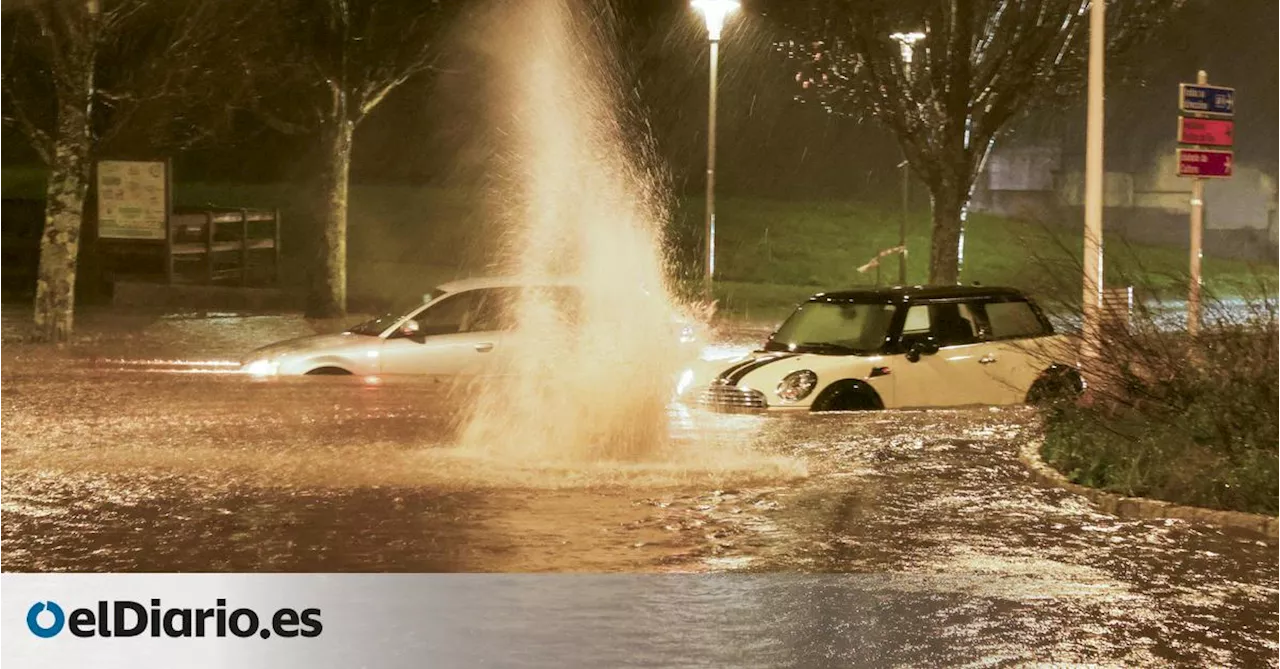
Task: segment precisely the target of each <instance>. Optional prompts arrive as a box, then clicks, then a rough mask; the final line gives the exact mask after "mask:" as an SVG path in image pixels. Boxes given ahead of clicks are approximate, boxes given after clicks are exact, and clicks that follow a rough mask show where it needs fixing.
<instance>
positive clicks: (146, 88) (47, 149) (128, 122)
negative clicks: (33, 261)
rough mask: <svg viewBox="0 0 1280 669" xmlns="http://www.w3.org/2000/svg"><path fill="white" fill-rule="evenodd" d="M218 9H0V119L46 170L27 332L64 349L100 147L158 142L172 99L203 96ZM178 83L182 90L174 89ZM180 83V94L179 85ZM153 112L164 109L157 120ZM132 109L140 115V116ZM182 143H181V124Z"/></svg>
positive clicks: (140, 1) (178, 115)
mask: <svg viewBox="0 0 1280 669" xmlns="http://www.w3.org/2000/svg"><path fill="white" fill-rule="evenodd" d="M215 5H216V3H200V2H194V1H192V2H163V1H161V0H32V1H30V2H26V3H23V4H21V5H19V6H17V7H14V8H12V9H11V8H9V7H6V9H5V17H4V19H5V24H6V25H5V45H4V61H5V62H4V77H3V81H4V97H5V100H4V106H5V116H4V120H5V122H6V123H7V124H10V125H12V126H14V127H16V128H17V129H18V130H20V131H21V132H22V133H23V135H24V136H25V137H26V138H27V139H28V141H29V142H30V144H31V146H32V148H33V149H34V150H35V153H36V155H38V156H39V157H40V160H41V161H42V162H43V163H44V164H45V165H46V166H47V167H48V169H49V174H48V181H47V184H46V192H45V225H44V232H43V235H42V237H41V241H40V262H39V270H38V276H37V284H36V303H35V324H36V329H37V333H38V336H39V337H41V338H42V339H43V340H45V341H49V342H62V341H65V340H66V339H67V338H68V337H69V336H70V335H71V332H72V328H73V325H74V314H75V308H74V307H75V284H76V261H77V258H78V256H79V253H80V232H81V227H82V224H83V220H84V203H85V196H86V194H87V192H88V188H89V179H90V174H91V169H92V168H91V165H92V160H93V157H94V155H95V153H96V150H97V149H98V147H100V146H101V145H102V144H103V143H104V142H109V141H110V140H111V139H112V138H114V137H117V136H118V134H119V133H120V131H122V130H123V129H125V128H128V127H131V126H136V122H137V121H138V118H139V116H145V115H147V114H150V115H151V117H152V119H153V120H155V119H162V120H163V123H160V124H159V125H157V126H156V129H161V126H163V130H164V131H165V132H166V133H167V132H169V131H173V130H175V129H177V127H178V125H179V124H180V123H179V122H181V121H189V120H190V119H186V118H185V117H184V115H183V114H182V112H181V111H180V110H181V109H183V108H189V107H182V106H181V105H175V104H174V101H175V100H179V99H181V100H184V101H186V102H189V103H190V102H194V101H195V100H196V97H195V96H193V95H192V94H191V93H192V91H193V90H195V89H196V88H203V89H204V90H206V91H211V90H213V89H212V88H211V87H210V86H208V85H207V84H204V83H202V84H200V86H199V87H191V86H190V84H192V82H202V81H207V80H208V77H206V76H204V75H205V74H207V73H206V72H205V71H204V70H202V68H201V66H200V63H202V62H203V63H205V64H207V63H208V62H211V60H209V59H208V58H207V56H208V54H209V53H210V52H209V51H207V50H206V49H205V47H207V46H209V45H210V44H214V43H216V42H217V41H218V38H219V37H220V34H219V33H218V31H216V30H215V29H214V26H217V25H220V24H218V23H217V22H215V21H211V18H212V17H213V13H212V11H213V8H214V6H215ZM180 82H181V83H180ZM183 84H186V85H187V86H184V85H183ZM156 109H163V111H162V112H161V113H158V114H157V113H155V110H156ZM141 110H149V111H146V112H142V111H141ZM186 125H187V129H186V130H180V132H182V133H183V134H186V135H191V134H192V133H191V131H190V129H191V128H195V127H198V126H196V125H194V124H186Z"/></svg>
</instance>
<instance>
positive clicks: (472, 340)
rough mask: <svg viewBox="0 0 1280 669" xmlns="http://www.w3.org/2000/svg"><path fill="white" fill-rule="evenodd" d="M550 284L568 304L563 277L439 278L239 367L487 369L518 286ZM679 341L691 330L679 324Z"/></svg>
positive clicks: (569, 285)
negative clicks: (364, 316) (405, 298)
mask: <svg viewBox="0 0 1280 669" xmlns="http://www.w3.org/2000/svg"><path fill="white" fill-rule="evenodd" d="M529 290H538V291H549V293H550V295H549V297H550V298H551V300H552V303H553V304H556V305H558V306H559V307H560V308H561V309H563V310H566V311H571V310H573V309H575V308H576V305H577V304H578V303H579V302H580V298H581V292H580V290H581V289H580V288H579V287H578V286H577V285H576V284H575V283H573V282H570V281H567V280H554V279H549V280H545V281H526V280H520V279H513V278H481V279H464V280H461V281H453V282H450V283H446V284H442V285H441V286H439V287H437V288H436V289H434V290H432V291H430V292H429V293H427V294H426V295H424V296H423V299H422V301H421V302H420V303H417V304H414V305H413V306H411V307H408V308H405V309H401V310H398V311H393V312H392V313H388V314H386V315H384V316H380V317H378V318H375V319H373V320H369V321H366V322H364V323H361V324H359V325H356V326H355V327H352V328H350V329H348V330H347V331H345V332H342V333H339V334H329V335H314V336H310V337H301V338H298V339H291V340H288V341H283V342H279V343H276V344H272V345H270V346H266V347H263V348H260V349H258V350H256V351H253V352H252V353H250V354H249V355H247V356H245V358H244V359H243V360H242V361H241V370H242V371H244V372H245V373H248V374H252V375H254V376H277V375H301V374H342V375H346V374H354V375H359V376H377V375H382V374H430V375H440V376H468V375H482V374H486V373H491V372H492V371H493V370H495V369H498V368H499V366H500V365H501V364H502V361H503V359H504V357H506V353H507V351H506V349H507V347H505V346H504V343H505V340H507V338H508V337H509V335H510V331H511V329H512V326H513V323H511V322H510V320H511V314H512V313H513V309H511V308H509V307H510V305H512V304H513V303H514V302H515V301H516V300H518V299H519V298H520V296H521V292H522V291H529ZM676 331H677V332H678V337H679V339H680V340H681V342H682V343H685V344H690V343H692V341H693V339H694V336H693V332H694V329H693V327H692V326H691V325H688V324H679V323H678V324H676Z"/></svg>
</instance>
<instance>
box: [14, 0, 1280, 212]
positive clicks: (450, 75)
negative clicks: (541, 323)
mask: <svg viewBox="0 0 1280 669" xmlns="http://www.w3.org/2000/svg"><path fill="white" fill-rule="evenodd" d="M767 1H768V0H746V2H744V5H745V7H744V11H742V12H741V13H740V14H739V15H738V16H736V17H734V18H733V19H731V23H730V25H729V27H728V28H727V29H726V32H725V36H724V40H723V43H722V51H721V74H722V80H721V81H722V84H721V104H720V110H721V116H720V124H721V125H720V133H721V134H720V138H721V141H720V151H721V153H720V168H721V171H720V174H719V187H720V188H721V189H723V191H725V192H727V193H734V192H738V193H753V194H759V195H771V196H777V197H790V198H805V197H824V198H825V197H841V198H845V197H851V198H858V197H871V196H874V194H876V193H879V192H882V191H883V190H884V188H885V187H886V186H887V185H889V184H892V183H894V180H895V179H896V174H897V172H896V169H895V166H896V164H897V163H898V161H899V160H900V156H899V152H898V149H897V146H896V144H895V143H894V141H893V140H892V138H891V137H889V136H888V135H886V134H885V133H884V132H883V131H882V130H880V129H879V128H878V127H877V126H876V125H875V124H874V122H864V123H862V124H859V123H858V122H856V121H855V120H853V119H851V118H847V117H835V116H831V115H829V114H826V113H824V112H822V111H821V110H819V109H817V108H815V107H813V106H806V105H802V104H799V103H796V102H795V101H793V99H792V95H793V93H794V91H795V88H794V84H793V82H792V80H791V75H792V72H791V70H790V65H789V63H787V62H786V61H785V59H783V58H781V57H780V56H778V55H777V54H776V53H774V52H773V50H772V48H771V43H772V41H773V40H774V39H777V38H779V37H781V36H782V35H783V34H784V33H783V31H782V30H781V28H780V27H779V26H778V25H776V24H775V23H773V21H772V20H771V18H770V17H769V16H762V15H761V10H762V8H767V4H766V3H767ZM1278 4H1280V3H1277V2H1276V0H1189V1H1188V3H1187V5H1186V7H1184V8H1183V9H1182V10H1181V11H1179V12H1177V13H1176V14H1175V15H1174V16H1173V17H1172V18H1171V19H1170V20H1169V21H1168V22H1167V23H1166V24H1165V25H1164V26H1163V27H1162V28H1161V29H1160V30H1159V31H1158V32H1157V33H1156V34H1154V35H1153V36H1152V38H1151V40H1150V41H1149V42H1148V43H1147V44H1145V45H1143V46H1142V47H1141V48H1140V49H1139V50H1138V51H1137V52H1135V53H1133V54H1132V55H1131V56H1130V57H1129V58H1128V59H1126V60H1125V61H1124V62H1113V63H1111V64H1110V66H1111V67H1114V71H1112V70H1111V69H1110V68H1109V74H1111V75H1112V76H1111V77H1110V78H1111V79H1112V81H1110V82H1109V84H1108V107H1107V128H1108V139H1107V142H1108V143H1107V162H1108V168H1109V169H1132V168H1134V167H1135V166H1139V165H1142V164H1144V163H1146V162H1147V161H1149V160H1150V156H1152V155H1154V154H1155V152H1157V151H1158V150H1160V148H1161V145H1162V143H1165V142H1169V141H1171V140H1172V138H1173V135H1174V130H1175V125H1174V124H1175V116H1176V113H1177V109H1176V94H1177V84H1178V82H1180V81H1194V79H1195V74H1196V70H1197V69H1201V68H1203V69H1205V70H1207V71H1208V72H1209V75H1210V81H1211V83H1214V84H1221V85H1228V86H1234V87H1235V88H1236V89H1237V95H1236V104H1237V108H1238V115H1237V138H1238V139H1237V141H1238V144H1237V147H1236V150H1237V155H1238V159H1239V160H1240V162H1242V163H1245V164H1249V165H1253V166H1256V167H1259V168H1261V169H1263V170H1264V171H1266V172H1268V173H1270V174H1273V175H1274V174H1275V173H1276V170H1277V151H1276V147H1277V126H1280V120H1278V119H1277V98H1278V93H1280V92H1278V91H1277V78H1278V73H1277V21H1278V18H1280V17H1278V15H1277V5H1278ZM617 6H618V7H619V18H620V20H619V25H618V27H617V32H618V34H619V38H620V41H621V44H620V46H619V53H620V55H621V57H622V65H621V67H622V70H623V72H624V78H625V79H626V80H627V81H628V82H629V84H630V86H631V89H630V90H628V91H625V93H626V97H627V99H628V100H629V101H630V104H631V105H632V106H633V109H632V111H633V112H634V114H635V115H637V116H639V117H642V118H644V119H646V120H647V122H648V126H649V128H650V132H651V133H652V136H653V139H654V141H655V142H656V145H657V147H658V154H659V156H660V157H661V158H662V162H663V163H664V165H663V167H664V168H665V169H667V170H668V171H669V172H670V174H671V177H672V185H673V186H674V187H675V189H676V191H677V192H689V193H696V192H698V191H699V190H700V189H701V188H702V171H703V166H704V164H703V161H704V160H705V153H704V151H705V148H704V147H705V141H706V136H705V132H706V116H705V114H706V83H707V82H706V69H705V68H706V41H705V31H704V29H703V28H702V25H701V22H700V18H699V17H698V16H697V15H696V14H695V13H694V12H693V11H692V10H691V9H689V7H688V4H687V2H686V1H685V0H622V1H621V2H619V3H618V5H617ZM455 32H458V31H455ZM473 65H474V61H472V60H469V58H468V55H467V50H466V49H465V48H462V47H459V48H455V49H453V53H452V55H451V56H450V58H448V59H446V62H445V63H444V65H443V67H442V70H443V72H442V73H441V74H438V75H436V76H432V77H424V78H422V79H419V80H418V81H415V82H412V83H411V84H409V85H406V86H405V87H403V88H402V89H401V90H399V91H398V92H397V93H395V94H393V95H392V96H391V97H389V98H388V100H387V101H386V102H385V103H384V104H383V105H382V106H381V107H380V108H379V109H377V110H375V112H374V114H373V115H372V116H371V117H370V118H369V119H367V120H366V121H365V123H364V124H363V125H362V126H361V127H360V129H359V131H358V134H357V141H356V153H355V162H354V166H353V178H354V179H355V180H356V181H365V182H435V183H449V182H457V181H460V180H461V181H466V180H470V179H472V178H475V177H476V176H479V175H481V174H482V173H483V171H484V161H485V160H486V152H485V150H484V149H483V148H477V145H476V137H477V136H479V135H482V134H483V130H484V129H483V128H478V127H477V123H478V121H477V119H478V118H480V116H479V114H478V111H479V110H480V109H481V108H482V107H483V104H484V102H483V91H484V84H485V73H484V72H483V70H482V68H476V67H473ZM1083 119H1084V105H1083V97H1081V100H1080V104H1078V105H1075V106H1068V107H1065V108H1059V109H1051V110H1041V111H1040V112H1038V113H1037V114H1036V115H1035V116H1034V117H1033V118H1032V119H1030V120H1029V121H1028V122H1024V123H1022V124H1021V125H1020V126H1019V128H1021V130H1020V136H1019V141H1020V142H1021V141H1027V140H1028V139H1030V140H1031V141H1033V142H1034V141H1036V138H1037V136H1040V135H1043V136H1044V137H1045V138H1046V139H1048V140H1055V139H1059V140H1060V141H1061V145H1062V147H1063V149H1064V155H1065V156H1066V157H1068V158H1070V157H1071V156H1072V155H1073V154H1079V153H1082V152H1083V146H1084V136H1083V132H1082V130H1083V125H1082V124H1083ZM1028 132H1029V133H1031V134H1032V137H1030V138H1028V137H1027V136H1026V133H1028ZM249 151H252V155H253V156H254V159H253V160H246V159H245V157H246V155H248V152H249ZM307 152H308V142H307V140H306V139H305V138H298V137H283V136H279V135H275V134H274V133H272V132H271V131H269V130H266V129H265V128H263V127H261V126H257V125H255V124H254V123H253V122H252V120H251V119H250V120H247V121H246V122H244V123H242V124H240V126H239V127H238V128H237V131H236V134H235V136H228V137H223V138H220V139H219V141H218V142H217V143H216V144H211V145H207V146H204V147H199V148H197V149H194V150H190V151H187V152H185V153H184V154H182V155H180V156H178V157H177V158H176V166H177V174H178V178H179V179H191V180H196V179H199V180H238V181H246V180H249V181H275V180H297V179H301V178H303V176H304V173H305V170H306V168H307V166H308V165H310V164H311V160H310V157H309V155H308V153H307ZM266 155H270V156H274V158H264V156H266ZM4 161H5V164H6V165H13V164H23V163H30V162H31V154H30V152H29V151H27V150H25V149H24V147H23V142H22V140H21V139H20V138H18V137H15V136H14V135H13V134H12V131H11V130H9V129H8V128H6V130H5V142H4Z"/></svg>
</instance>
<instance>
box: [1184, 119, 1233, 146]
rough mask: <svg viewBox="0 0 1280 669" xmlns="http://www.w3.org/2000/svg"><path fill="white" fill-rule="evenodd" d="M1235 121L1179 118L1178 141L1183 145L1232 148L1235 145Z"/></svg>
mask: <svg viewBox="0 0 1280 669" xmlns="http://www.w3.org/2000/svg"><path fill="white" fill-rule="evenodd" d="M1235 125H1236V122H1235V121H1228V120H1224V119H1209V118H1187V117H1185V116H1183V117H1179V118H1178V141H1179V142H1180V143H1182V144H1203V145H1205V146H1231V145H1232V144H1234V143H1235Z"/></svg>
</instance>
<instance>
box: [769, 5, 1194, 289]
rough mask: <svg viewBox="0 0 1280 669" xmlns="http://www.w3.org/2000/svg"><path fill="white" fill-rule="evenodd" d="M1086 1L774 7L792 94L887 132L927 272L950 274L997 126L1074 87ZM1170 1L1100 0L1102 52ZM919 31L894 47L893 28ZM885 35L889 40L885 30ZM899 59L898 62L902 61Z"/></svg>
mask: <svg viewBox="0 0 1280 669" xmlns="http://www.w3.org/2000/svg"><path fill="white" fill-rule="evenodd" d="M1089 1H1090V0H809V1H808V2H788V3H786V5H781V4H780V5H779V7H778V11H777V12H776V14H777V15H780V16H781V17H782V19H783V22H784V23H786V24H788V25H789V26H790V28H791V31H792V33H793V35H794V36H793V37H792V38H791V39H789V40H786V41H784V42H782V43H780V45H779V46H780V48H781V49H782V50H783V51H784V52H786V53H787V54H788V55H789V56H790V57H792V58H793V59H795V61H796V62H797V63H798V70H799V72H798V74H797V81H798V82H799V83H800V86H801V87H802V91H801V96H802V98H807V99H816V100H818V101H820V102H821V103H822V104H823V105H825V106H826V108H827V109H828V110H829V111H833V112H837V113H850V114H857V115H870V116H874V117H875V118H876V119H878V120H879V121H880V123H882V124H883V125H884V126H885V127H887V128H888V129H889V130H890V131H891V132H893V134H894V135H895V136H896V137H897V140H898V143H899V145H900V146H901V147H902V151H903V154H904V155H905V156H906V158H907V161H908V163H909V164H910V166H911V169H912V171H913V172H914V173H915V174H916V175H918V176H919V177H920V178H921V179H922V180H923V181H924V183H925V185H926V186H928V188H929V192H930V195H931V196H932V202H933V229H932V243H931V248H930V253H929V280H930V282H933V283H955V282H956V281H957V280H958V279H959V275H960V258H961V254H962V252H963V251H962V249H961V244H962V243H963V234H964V228H963V226H964V211H965V208H966V207H967V205H968V202H969V198H970V195H971V193H972V190H973V185H974V182H975V180H976V178H977V176H978V174H979V172H980V171H981V169H982V165H983V163H984V162H985V160H986V157H987V155H988V153H989V152H990V150H991V147H992V145H993V143H994V142H995V139H996V137H997V135H998V134H999V133H1000V131H1001V130H1002V129H1004V128H1006V127H1007V126H1008V125H1009V124H1010V122H1011V121H1014V120H1015V119H1017V118H1018V117H1019V116H1020V115H1022V114H1024V113H1025V112H1026V111H1028V110H1029V109H1031V108H1033V107H1034V106H1035V105H1037V104H1038V103H1045V102H1049V101H1053V100H1060V99H1062V98H1064V97H1065V96H1070V95H1073V94H1077V93H1078V90H1079V84H1080V83H1081V82H1082V80H1083V73H1084V71H1085V62H1084V52H1085V48H1086V46H1087V44H1088V39H1089V35H1088V15H1089V11H1088V9H1089ZM1180 4H1181V0H1109V1H1108V2H1107V23H1108V25H1107V31H1108V32H1107V48H1108V54H1109V56H1115V55H1117V54H1120V53H1123V52H1125V51H1127V50H1128V49H1129V48H1130V47H1131V46H1132V45H1133V44H1134V43H1135V42H1136V40H1137V39H1139V38H1141V37H1143V36H1144V35H1146V34H1148V33H1149V32H1150V30H1151V28H1152V27H1153V26H1154V25H1155V24H1156V23H1158V22H1159V21H1160V20H1161V19H1162V18H1164V17H1165V16H1167V15H1169V14H1170V13H1171V12H1172V11H1174V10H1175V9H1176V8H1177V7H1178V6H1179V5H1180ZM913 32H919V33H921V34H922V36H921V38H920V39H919V40H918V41H916V42H915V43H914V44H913V45H912V46H910V47H907V48H904V44H903V40H902V35H903V34H907V33H913ZM895 34H897V35H898V37H896V38H895V37H894V35H895ZM908 61H909V62H908Z"/></svg>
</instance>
